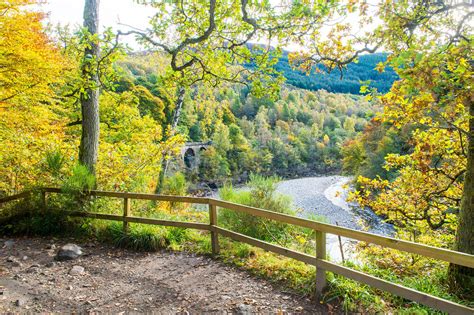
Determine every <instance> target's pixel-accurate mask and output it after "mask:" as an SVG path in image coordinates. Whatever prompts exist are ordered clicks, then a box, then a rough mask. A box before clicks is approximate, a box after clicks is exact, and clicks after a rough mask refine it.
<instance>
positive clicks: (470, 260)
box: [0, 188, 474, 314]
mask: <svg viewBox="0 0 474 315" xmlns="http://www.w3.org/2000/svg"><path fill="white" fill-rule="evenodd" d="M40 193H41V196H42V202H43V203H44V204H45V205H46V203H47V194H48V193H62V191H61V190H60V189H58V188H45V189H42V190H41V191H40ZM31 194H32V192H23V193H21V194H18V195H14V196H10V197H5V198H2V199H0V204H2V203H5V202H7V201H12V200H16V199H21V198H28V197H29V196H30V195H31ZM87 194H88V195H90V196H100V197H112V198H122V199H123V215H112V214H103V213H92V212H82V211H77V212H70V213H69V215H71V216H79V217H88V218H95V219H102V220H113V221H122V222H123V228H124V230H125V231H127V230H128V225H129V223H142V224H152V225H162V226H174V227H181V228H190V229H198V230H206V231H210V235H211V244H212V253H213V255H217V254H218V253H219V235H222V236H224V237H228V238H231V239H233V240H235V241H239V242H243V243H247V244H249V245H252V246H256V247H259V248H262V249H264V250H267V251H271V252H274V253H277V254H280V255H282V256H286V257H289V258H293V259H296V260H299V261H302V262H304V263H307V264H310V265H313V266H316V268H317V272H316V293H317V294H318V295H320V294H321V293H322V291H323V289H324V288H325V286H326V272H333V273H335V274H338V275H341V276H344V277H347V278H350V279H353V280H356V281H359V282H361V283H364V284H367V285H370V286H372V287H374V288H378V289H380V290H383V291H387V292H390V293H393V294H395V295H398V296H400V297H403V298H406V299H408V300H411V301H414V302H417V303H420V304H423V305H426V306H429V307H432V308H434V309H437V310H440V311H444V312H448V313H449V314H474V309H472V308H469V307H467V306H464V305H461V304H457V303H454V302H451V301H448V300H445V299H442V298H439V297H435V296H433V295H429V294H426V293H423V292H420V291H416V290H414V289H410V288H407V287H404V286H402V285H399V284H395V283H392V282H389V281H386V280H383V279H380V278H377V277H374V276H371V275H369V274H366V273H363V272H360V271H357V270H353V269H351V268H348V267H345V266H341V265H338V264H336V263H334V262H330V261H328V260H327V259H326V233H329V234H335V235H339V236H344V237H347V238H351V239H355V240H358V241H364V242H367V243H372V244H377V245H380V246H382V247H388V248H392V249H396V250H401V251H405V252H408V253H412V254H418V255H421V256H425V257H430V258H435V259H438V260H442V261H446V262H449V263H453V264H457V265H462V266H466V267H469V268H474V255H469V254H466V253H462V252H457V251H452V250H448V249H444V248H437V247H433V246H428V245H423V244H418V243H414V242H410V241H405V240H399V239H395V238H391V237H386V236H380V235H376V234H372V233H368V232H363V231H357V230H353V229H349V228H345V227H340V226H336V225H332V224H327V223H321V222H316V221H312V220H307V219H302V218H298V217H294V216H290V215H286V214H281V213H276V212H272V211H268V210H263V209H259V208H254V207H249V206H244V205H240V204H236V203H231V202H227V201H222V200H217V199H213V198H204V197H183V196H165V195H154V194H140V193H129V192H111V191H98V190H94V191H89V192H87ZM132 199H140V200H156V201H170V202H182V203H190V204H205V205H208V206H209V224H205V223H191V222H179V221H170V220H158V219H152V218H143V217H136V216H133V215H132V210H131V206H130V201H131V200H132ZM218 207H220V208H225V209H229V210H234V211H239V212H244V213H247V214H250V215H254V216H258V217H261V218H266V219H271V220H275V221H278V222H282V223H287V224H292V225H296V226H300V227H304V228H309V229H313V230H315V231H316V256H311V255H308V254H305V253H301V252H298V251H294V250H291V249H288V248H285V247H282V246H278V245H275V244H271V243H267V242H264V241H261V240H259V239H255V238H252V237H249V236H247V235H243V234H240V233H236V232H233V231H230V230H227V229H224V228H222V227H219V225H218V222H217V211H218Z"/></svg>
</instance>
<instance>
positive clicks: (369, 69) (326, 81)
mask: <svg viewBox="0 0 474 315" xmlns="http://www.w3.org/2000/svg"><path fill="white" fill-rule="evenodd" d="M289 54H290V53H289V52H288V51H283V53H282V56H281V57H280V58H279V59H278V62H277V63H276V64H275V66H274V68H275V70H276V71H278V72H281V73H282V74H283V76H284V77H285V79H286V83H287V84H290V85H293V86H295V87H298V88H301V89H306V90H311V91H316V90H326V91H328V92H333V93H350V94H360V88H361V86H363V85H366V86H368V87H370V88H375V89H377V91H378V92H380V93H386V92H388V91H389V89H390V87H391V86H392V84H393V82H394V81H395V80H397V79H398V75H397V74H396V73H395V71H393V69H392V68H390V67H387V68H386V69H385V71H377V70H376V69H377V65H380V64H383V63H385V62H386V61H387V57H388V54H386V53H374V54H366V55H362V56H360V57H359V58H358V60H357V61H354V62H351V63H349V64H348V65H347V67H345V68H343V69H342V71H339V70H337V69H335V70H333V71H331V72H329V73H328V71H327V67H325V66H324V65H322V64H319V65H317V66H315V67H314V69H312V70H311V71H310V73H306V72H302V71H301V70H300V69H298V68H295V66H293V65H291V64H290V60H289Z"/></svg>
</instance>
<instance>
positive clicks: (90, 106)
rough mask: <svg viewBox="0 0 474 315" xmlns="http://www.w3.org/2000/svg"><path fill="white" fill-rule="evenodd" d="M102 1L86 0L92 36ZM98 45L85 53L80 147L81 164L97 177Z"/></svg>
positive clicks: (87, 19)
mask: <svg viewBox="0 0 474 315" xmlns="http://www.w3.org/2000/svg"><path fill="white" fill-rule="evenodd" d="M99 2H100V0H86V1H85V6H84V27H85V28H86V29H87V31H88V32H89V33H90V35H95V34H97V30H98V27H99ZM99 53H100V52H99V46H98V43H96V42H92V43H91V45H90V47H88V48H86V49H85V51H84V61H83V64H82V75H83V76H84V77H85V78H86V79H87V80H86V81H87V82H88V86H87V88H86V91H85V92H84V93H83V94H82V95H81V111H82V135H81V144H80V147H79V162H80V163H81V164H82V165H85V166H86V167H87V168H88V169H89V171H90V172H91V173H92V174H94V175H95V171H96V164H97V156H98V152H99V121H100V120H99V75H98V73H97V69H95V66H94V64H95V63H96V61H97V59H98V58H99Z"/></svg>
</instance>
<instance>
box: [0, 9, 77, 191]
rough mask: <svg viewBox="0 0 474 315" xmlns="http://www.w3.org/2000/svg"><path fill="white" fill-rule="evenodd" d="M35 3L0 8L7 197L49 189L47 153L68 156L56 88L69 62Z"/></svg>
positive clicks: (0, 157)
mask: <svg viewBox="0 0 474 315" xmlns="http://www.w3.org/2000/svg"><path fill="white" fill-rule="evenodd" d="M35 3H37V1H34V0H10V1H6V2H5V1H3V2H1V3H0V143H1V145H0V191H1V192H2V193H6V194H10V193H16V192H19V191H22V190H24V189H26V188H29V187H31V186H33V185H36V186H39V185H47V184H51V181H50V178H49V176H48V174H47V172H45V164H46V163H45V161H44V158H45V155H46V154H47V152H48V151H56V150H63V151H68V150H71V149H72V148H71V143H67V142H65V141H63V139H64V137H65V130H64V128H63V126H64V125H65V124H66V119H65V118H64V117H61V115H60V114H59V113H60V112H61V108H60V106H58V104H57V102H56V99H55V96H56V94H55V89H54V88H55V87H56V86H61V85H63V84H64V77H63V74H64V73H67V72H68V70H70V69H69V60H68V59H67V58H65V57H64V56H62V55H61V53H60V50H59V49H58V47H57V46H56V45H55V43H54V42H53V41H52V40H51V39H50V38H49V37H48V36H47V34H46V31H45V28H44V27H43V17H44V15H43V14H42V13H40V12H36V11H33V10H29V8H30V5H33V4H35Z"/></svg>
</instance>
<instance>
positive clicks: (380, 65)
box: [375, 62, 385, 73]
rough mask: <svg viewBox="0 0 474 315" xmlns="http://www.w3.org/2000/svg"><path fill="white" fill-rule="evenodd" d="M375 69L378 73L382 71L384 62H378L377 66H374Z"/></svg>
mask: <svg viewBox="0 0 474 315" xmlns="http://www.w3.org/2000/svg"><path fill="white" fill-rule="evenodd" d="M375 70H377V71H378V72H379V73H382V72H384V71H385V64H384V63H383V62H379V63H378V64H377V66H375Z"/></svg>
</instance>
